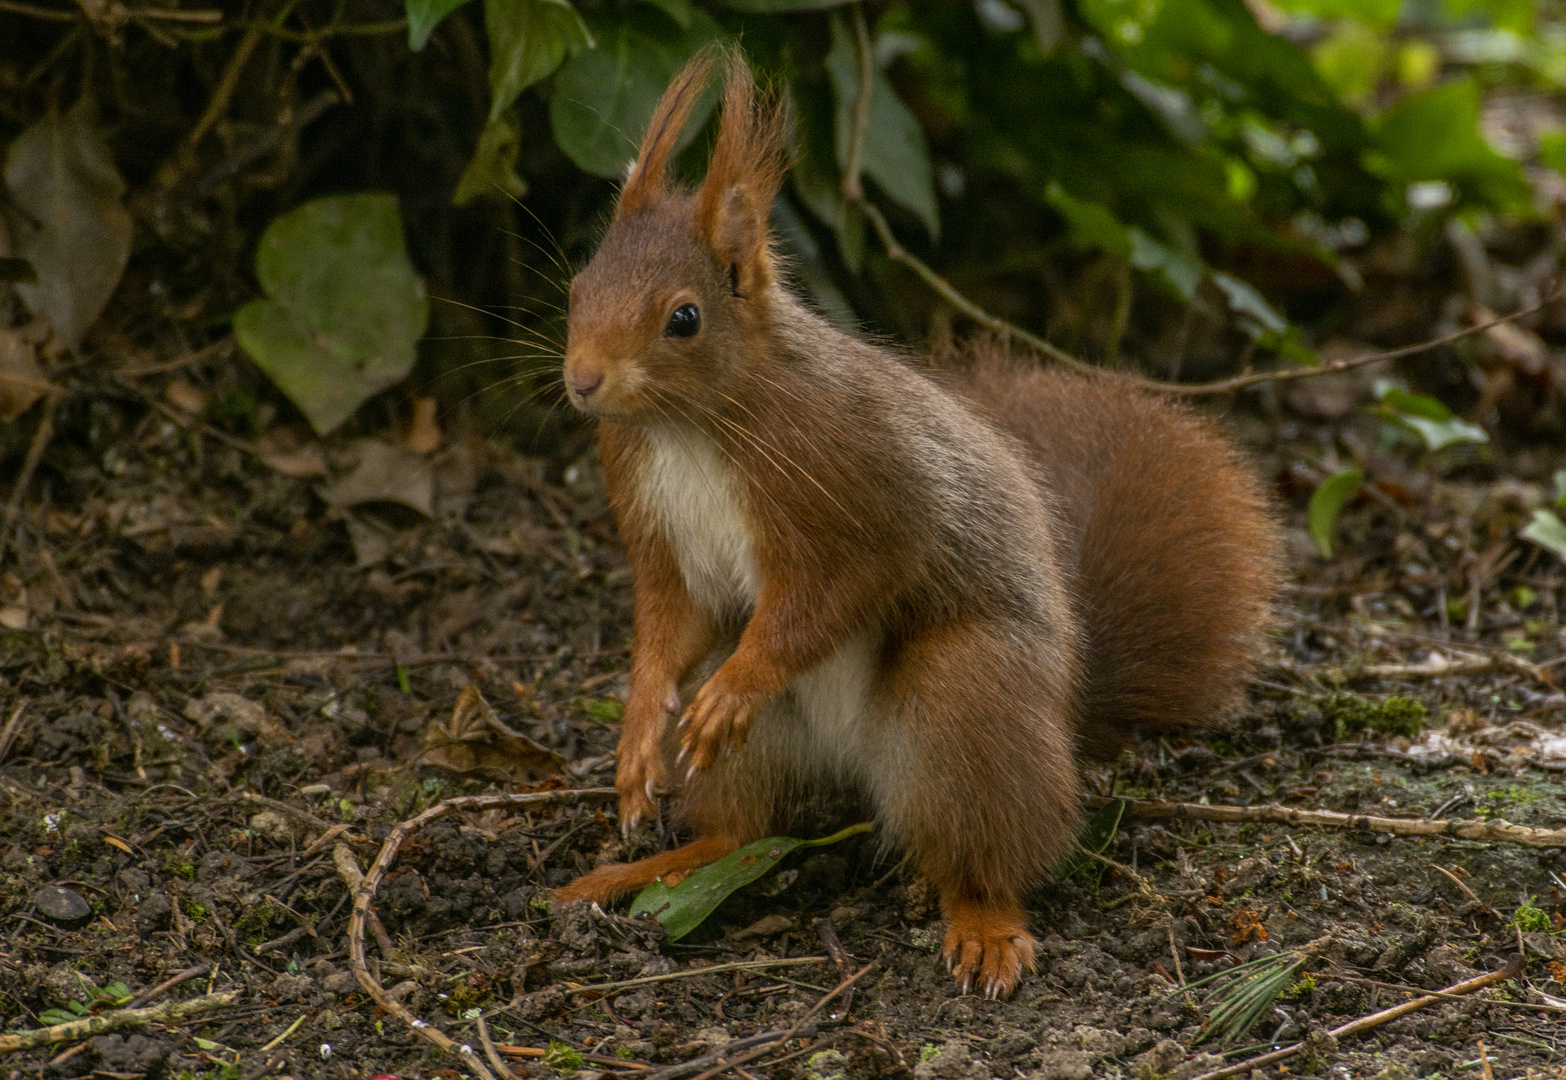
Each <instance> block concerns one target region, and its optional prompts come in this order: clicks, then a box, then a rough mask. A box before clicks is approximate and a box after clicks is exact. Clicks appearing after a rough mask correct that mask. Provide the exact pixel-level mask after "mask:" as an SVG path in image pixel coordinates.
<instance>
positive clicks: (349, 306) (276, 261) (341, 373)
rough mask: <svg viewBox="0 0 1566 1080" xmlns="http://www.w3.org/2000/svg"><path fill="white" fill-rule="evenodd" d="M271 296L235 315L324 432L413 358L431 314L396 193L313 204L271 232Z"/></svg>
mask: <svg viewBox="0 0 1566 1080" xmlns="http://www.w3.org/2000/svg"><path fill="white" fill-rule="evenodd" d="M256 277H257V278H258V279H259V280H260V282H261V288H262V289H263V290H265V292H266V294H267V297H268V299H265V300H252V301H251V302H250V303H248V304H246V305H245V306H244V307H242V308H240V309H239V312H238V313H237V314H236V315H235V316H234V336H235V337H236V338H237V339H238V341H239V344H240V347H241V348H243V349H244V350H245V352H246V353H247V354H248V355H249V357H250V358H251V359H252V360H253V361H255V363H256V366H257V367H259V368H260V369H261V370H262V371H264V372H265V373H266V375H267V377H268V378H270V379H271V380H272V381H273V382H274V383H275V384H277V387H278V389H279V390H281V391H282V392H283V393H284V394H286V395H288V398H289V400H291V401H292V402H293V403H294V404H295V405H297V406H298V407H299V409H300V411H301V412H303V413H304V414H305V416H306V417H307V418H308V419H309V421H310V424H311V426H312V427H314V428H315V430H316V431H317V432H318V433H320V434H322V435H324V434H326V433H327V432H329V431H332V430H333V429H334V428H336V427H337V426H338V425H340V424H341V423H342V422H343V421H344V420H346V419H348V417H349V416H350V415H352V413H353V411H354V410H355V409H357V408H358V407H359V406H360V405H361V404H363V403H364V402H365V400H367V399H368V398H369V397H371V396H372V395H374V394H377V393H379V392H380V391H382V390H385V389H386V388H387V387H389V386H391V385H393V384H394V383H396V382H398V381H400V380H401V379H402V378H404V377H405V376H406V375H407V374H408V371H409V369H411V368H412V367H413V361H414V356H415V350H416V348H417V345H418V341H419V338H420V337H422V336H423V334H424V328H425V325H426V324H427V323H428V321H429V301H428V300H427V299H426V298H425V295H424V284H423V282H422V281H420V280H419V277H418V275H417V274H415V273H414V271H413V266H412V264H411V263H410V262H409V261H408V254H407V251H406V250H405V248H404V246H403V235H402V220H401V218H400V217H399V216H398V214H397V200H396V198H395V197H394V196H391V195H337V196H331V197H328V198H324V199H317V200H315V201H314V202H310V203H306V204H305V205H303V206H300V207H298V208H296V209H294V210H290V211H289V212H288V213H286V214H284V215H282V216H281V217H279V218H277V219H276V220H274V221H273V222H272V223H271V224H270V225H268V226H267V228H266V231H265V232H264V233H262V235H261V244H260V246H259V248H258V249H257V251H256Z"/></svg>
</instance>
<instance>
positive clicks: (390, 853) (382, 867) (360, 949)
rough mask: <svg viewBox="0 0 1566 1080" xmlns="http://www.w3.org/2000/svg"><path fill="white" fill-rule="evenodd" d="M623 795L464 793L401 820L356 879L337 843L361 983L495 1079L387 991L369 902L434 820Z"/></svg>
mask: <svg viewBox="0 0 1566 1080" xmlns="http://www.w3.org/2000/svg"><path fill="white" fill-rule="evenodd" d="M617 798H619V792H617V791H615V789H614V788H573V789H566V790H562V791H537V792H528V793H520V794H502V795H465V796H462V797H460V798H456V799H446V800H444V801H442V802H439V803H436V804H435V805H434V806H432V807H430V808H429V809H428V810H426V811H424V813H422V814H420V815H418V816H417V817H413V818H409V819H408V820H406V821H402V822H399V823H398V824H397V826H396V828H394V829H392V831H391V835H390V836H388V837H387V838H386V842H385V843H384V844H382V845H381V850H380V854H378V855H376V857H375V862H373V863H371V864H370V869H369V872H368V873H366V874H364V875H363V876H362V877H360V878H359V879H358V880H357V881H355V880H354V875H355V874H357V873H358V866H357V865H355V864H354V863H353V858H352V855H353V853H352V852H351V851H349V850H348V848H347V846H346V845H341V844H340V845H338V846H337V848H336V849H335V850H334V855H335V853H336V852H342V853H343V854H345V855H347V856H348V858H347V860H346V862H347V863H348V864H349V865H350V866H352V871H351V872H350V871H349V870H348V868H347V867H345V866H344V861H345V860H344V859H343V858H341V857H340V856H338V857H337V859H336V861H337V866H338V870H339V872H340V873H342V874H343V878H344V880H345V881H347V882H348V883H349V886H350V887H351V888H352V889H353V890H354V898H353V913H352V914H350V915H349V916H348V958H349V962H350V964H351V966H352V967H353V974H354V978H356V979H358V980H359V985H360V986H362V987H364V991H365V993H367V994H369V995H370V997H372V998H374V999H375V1003H376V1004H377V1005H379V1006H380V1007H381V1008H383V1009H385V1010H386V1011H387V1012H389V1013H391V1014H392V1015H394V1016H396V1017H397V1018H398V1019H400V1020H402V1021H403V1022H404V1023H406V1024H407V1025H408V1026H409V1027H410V1028H412V1029H413V1030H414V1032H416V1033H417V1034H418V1035H420V1036H421V1037H422V1038H424V1039H425V1040H426V1041H427V1042H430V1043H433V1044H434V1045H436V1046H437V1047H439V1048H440V1049H442V1050H445V1051H446V1052H447V1053H450V1054H455V1055H457V1057H458V1058H460V1059H461V1060H462V1062H463V1063H464V1064H465V1065H467V1067H468V1068H470V1069H472V1070H473V1071H474V1072H475V1073H477V1074H478V1075H479V1077H480V1078H481V1080H495V1076H494V1074H493V1073H492V1072H490V1070H489V1066H487V1065H486V1064H485V1063H484V1060H483V1058H481V1057H480V1056H479V1055H478V1054H476V1053H474V1052H473V1047H471V1046H469V1045H468V1044H467V1043H460V1044H459V1043H457V1042H455V1041H453V1040H452V1039H450V1038H448V1037H447V1036H446V1035H445V1033H443V1032H442V1031H440V1030H439V1029H438V1028H435V1027H432V1026H431V1025H430V1024H429V1022H428V1021H426V1020H421V1019H419V1018H418V1017H416V1016H414V1015H413V1013H411V1012H409V1011H408V1009H407V1007H406V1006H404V1005H403V1004H402V1002H400V1001H397V1000H396V999H395V998H393V997H392V996H391V995H390V994H388V993H387V992H386V990H385V988H383V987H382V986H381V984H380V980H378V979H377V978H376V977H375V976H373V975H371V974H370V969H369V967H368V965H367V964H366V962H365V956H364V929H365V924H366V923H367V922H368V921H369V919H370V917H371V912H370V904H371V902H372V901H373V900H374V899H375V889H376V887H377V886H378V885H379V884H380V882H381V878H382V876H384V875H385V873H386V871H387V869H388V868H390V866H391V864H392V862H393V861H394V860H395V859H396V858H397V852H398V850H399V849H400V848H401V847H402V842H403V841H404V840H406V839H407V838H408V837H409V836H410V835H411V834H413V833H414V832H416V831H417V830H419V829H420V828H423V827H424V826H425V825H428V824H429V823H430V822H432V821H435V820H437V819H438V818H443V817H445V816H446V815H447V814H449V813H451V812H452V811H454V810H490V809H494V808H498V807H503V806H547V805H549V804H552V803H566V802H582V801H586V800H611V799H617Z"/></svg>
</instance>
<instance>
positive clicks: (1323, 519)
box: [1306, 469, 1365, 559]
mask: <svg viewBox="0 0 1566 1080" xmlns="http://www.w3.org/2000/svg"><path fill="white" fill-rule="evenodd" d="M1364 480H1365V472H1364V470H1363V469H1344V470H1343V471H1342V472H1340V473H1334V474H1333V475H1331V476H1329V477H1327V478H1326V479H1325V480H1323V481H1322V482H1321V484H1320V485H1319V486H1318V487H1317V488H1316V490H1315V492H1314V494H1312V495H1311V497H1310V507H1309V509H1307V511H1306V520H1307V524H1308V527H1309V530H1310V538H1311V539H1312V540H1314V541H1316V549H1317V550H1318V551H1320V552H1321V557H1322V558H1323V559H1330V558H1332V532H1333V530H1334V529H1335V528H1337V524H1338V515H1339V514H1341V513H1342V512H1343V507H1344V505H1345V504H1346V503H1347V502H1348V500H1349V496H1351V495H1353V494H1354V492H1356V491H1358V490H1359V485H1360V484H1362V483H1363V482H1364Z"/></svg>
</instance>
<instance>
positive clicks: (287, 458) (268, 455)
mask: <svg viewBox="0 0 1566 1080" xmlns="http://www.w3.org/2000/svg"><path fill="white" fill-rule="evenodd" d="M261 463H262V464H263V465H265V466H266V467H267V468H269V469H271V470H272V471H273V472H278V473H282V474H283V475H284V476H293V477H296V478H298V479H300V480H313V479H315V478H317V477H321V476H325V475H326V474H327V473H328V471H329V470H328V469H327V467H326V459H325V458H324V457H322V456H321V455H320V453H319V452H318V451H315V450H299V451H295V452H294V453H283V452H274V451H267V450H263V451H261Z"/></svg>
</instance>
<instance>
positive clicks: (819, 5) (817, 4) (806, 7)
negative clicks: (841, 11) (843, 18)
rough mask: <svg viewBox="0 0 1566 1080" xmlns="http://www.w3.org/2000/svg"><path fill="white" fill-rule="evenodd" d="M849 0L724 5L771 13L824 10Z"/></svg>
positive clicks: (737, 0)
mask: <svg viewBox="0 0 1566 1080" xmlns="http://www.w3.org/2000/svg"><path fill="white" fill-rule="evenodd" d="M848 2H849V0H723V6H724V7H728V8H733V9H734V10H735V11H743V12H745V13H746V14H747V15H771V14H773V13H775V12H779V11H822V10H824V9H826V8H832V7H841V6H842V5H843V4H846V3H848Z"/></svg>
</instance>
